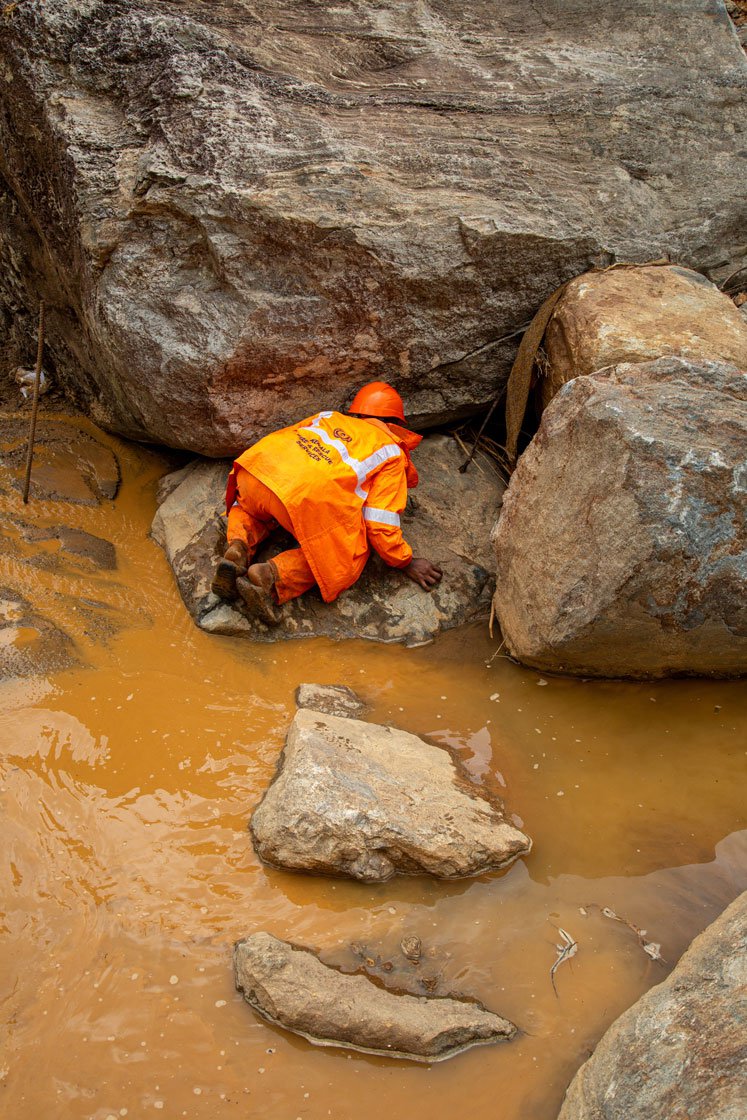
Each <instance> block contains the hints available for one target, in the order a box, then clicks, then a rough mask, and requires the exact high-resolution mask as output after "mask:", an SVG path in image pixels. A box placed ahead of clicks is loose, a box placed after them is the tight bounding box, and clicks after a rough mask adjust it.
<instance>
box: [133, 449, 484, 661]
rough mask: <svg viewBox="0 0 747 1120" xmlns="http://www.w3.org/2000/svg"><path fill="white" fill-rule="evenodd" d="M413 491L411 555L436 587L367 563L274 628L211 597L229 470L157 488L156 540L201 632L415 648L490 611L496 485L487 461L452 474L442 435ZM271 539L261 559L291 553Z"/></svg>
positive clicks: (311, 595) (193, 467) (212, 465)
mask: <svg viewBox="0 0 747 1120" xmlns="http://www.w3.org/2000/svg"><path fill="white" fill-rule="evenodd" d="M414 458H415V463H416V465H417V467H418V471H419V472H420V485H419V486H418V487H417V489H416V490H414V491H411V494H410V499H409V501H408V505H407V509H406V510H405V512H404V514H403V516H402V529H403V533H404V536H405V539H406V540H407V541H408V543H409V544H410V545H411V546H412V548H413V550H414V552H415V555H416V556H426V557H427V558H428V559H429V560H432V561H433V562H434V563H437V564H440V565H441V566H442V567H443V570H444V577H443V580H442V582H441V584H440V585H439V586H438V587H437V588H436V589H435V590H434V591H432V592H430V593H428V592H425V591H423V590H422V589H421V588H420V587H419V586H418V585H417V584H415V583H414V582H413V581H412V580H411V579H409V578H408V577H407V576H405V575H404V574H403V573H402V572H399V571H396V570H395V569H392V568H389V567H387V566H386V565H385V564H384V563H383V562H382V561H381V560H380V559H379V558H378V557H377V556H375V555H374V556H372V557H371V559H370V560H369V562H368V564H367V565H366V568H365V571H364V572H363V575H362V576H361V578H360V579H359V580H358V582H357V583H356V584H355V585H354V586H353V587H351V588H349V589H348V590H347V591H344V592H343V593H342V595H340V596H339V598H337V599H336V600H335V602H334V603H324V602H323V601H322V598H321V596H320V595H319V593H318V591H317V590H312V591H310V592H307V594H305V595H303V596H302V597H301V598H300V599H296V600H293V601H292V602H290V603H287V604H285V606H284V607H283V608H282V615H283V620H282V623H281V625H280V626H278V627H276V628H273V629H271V630H270V629H268V628H267V627H266V626H265V625H264V623H262V622H258V621H257V620H255V619H251V618H249V617H247V615H246V614H245V613H244V612H243V608H242V605H241V603H240V602H238V601H237V602H235V603H224V602H223V601H222V600H221V599H219V598H218V597H217V596H216V595H214V594H213V592H212V591H211V590H210V584H211V582H212V579H213V573H214V570H215V564H216V562H217V559H218V557H219V556H220V555H221V554H222V550H223V544H224V542H225V518H224V517H223V513H224V512H225V508H224V491H225V484H226V478H227V475H228V471H229V469H230V463H228V462H226V461H220V462H211V461H205V460H196V461H195V462H193V463H191V464H189V465H188V466H187V467H185V468H183V469H182V470H181V471H178V472H175V474H174V475H169V476H167V478H166V479H164V480H163V483H162V487H161V491H160V496H161V499H162V501H161V505H160V506H159V509H158V512H157V514H156V517H155V519H154V521H153V529H152V532H153V536H154V538H155V540H156V541H157V542H158V543H159V544H160V545H161V547H162V548H163V549H164V551H165V552H166V555H167V557H168V559H169V562H170V563H171V566H172V568H173V570H174V575H175V576H176V580H177V584H178V586H179V590H180V592H181V595H182V598H183V599H184V602H185V605H186V607H187V610H188V611H189V613H190V614H191V615H192V617H193V619H194V620H195V622H196V623H197V625H198V626H200V627H201V628H202V629H203V630H207V631H208V632H210V633H214V634H232V635H239V636H245V637H248V638H252V639H254V640H256V641H277V640H282V639H284V638H298V637H312V636H324V637H331V638H369V639H375V640H377V641H383V642H406V643H408V644H416V643H419V642H424V641H428V640H429V639H430V638H433V637H434V636H435V635H436V634H437V633H438V632H439V631H441V630H448V629H450V628H451V627H453V626H457V625H459V624H460V623H463V622H466V621H467V620H468V619H470V618H473V617H474V616H475V615H476V614H479V613H480V612H481V611H482V612H486V611H487V609H488V607H489V604H490V591H491V586H490V585H491V568H492V565H493V561H492V556H491V550H490V543H489V528H488V527H489V526H490V525H492V523H493V522H494V521H495V515H496V511H497V510H498V507H499V505H500V501H501V496H502V493H503V489H504V486H503V483H502V481H501V479H500V478H499V476H498V474H497V473H496V470H495V467H494V465H493V463H492V461H491V460H489V459H486V458H482V457H480V458H478V460H477V461H476V462H475V463H474V464H473V465H472V466H471V467H470V469H469V471H468V472H466V473H465V474H460V473H459V469H458V468H459V465H460V463H461V462H462V461H463V459H464V454H463V452H462V451H461V449H460V447H459V445H458V444H457V443H456V441H455V440H453V439H451V438H450V437H448V436H442V435H440V436H429V437H427V438H426V439H425V440H424V441H423V443H422V444H421V445H420V447H419V448H418V450H417V451H416V453H415V456H414ZM289 542H290V538H289V537H288V536H287V534H278V535H277V536H276V537H275V540H274V541H272V542H271V543H270V545H269V546H268V547H267V548H265V549H264V550H263V552H262V553H260V557H264V556H265V555H272V554H273V552H274V553H277V552H279V551H281V549H282V548H286V547H288V544H289Z"/></svg>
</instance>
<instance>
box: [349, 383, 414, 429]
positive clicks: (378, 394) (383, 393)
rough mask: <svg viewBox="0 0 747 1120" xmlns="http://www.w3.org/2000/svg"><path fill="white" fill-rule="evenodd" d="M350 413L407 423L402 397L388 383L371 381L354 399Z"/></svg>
mask: <svg viewBox="0 0 747 1120" xmlns="http://www.w3.org/2000/svg"><path fill="white" fill-rule="evenodd" d="M348 412H353V413H355V414H356V415H358V416H376V417H380V418H381V419H382V420H384V419H389V418H391V419H393V420H394V419H397V420H401V421H402V423H403V424H404V422H405V407H404V404H403V403H402V397H401V396H400V395H399V393H398V392H397V390H396V389H393V388H392V386H391V385H387V383H386V381H369V383H368V385H364V386H363V388H362V389H359V390H358V392H357V393H356V394H355V396H354V397H353V400H352V403H351V405H350V408H349V409H348Z"/></svg>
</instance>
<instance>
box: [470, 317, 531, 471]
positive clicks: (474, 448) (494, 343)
mask: <svg viewBox="0 0 747 1120" xmlns="http://www.w3.org/2000/svg"><path fill="white" fill-rule="evenodd" d="M528 326H530V324H529V323H524V325H523V326H521V327H517V328H516V330H515V331H511V332H510V333H509V334H504V335H502V336H501V337H500V338H495V339H493V341H492V342H489V343H488V346H497V345H498V343H499V342H506V341H508V339H509V338H516V335H517V334H523V333H524V331H525V330H526V329H527V327H528ZM504 392H505V390H504V389H501V391H500V394H499V395H498V396H497V397H496V398H495V400H494V401H493V403H492V405H491V406H490V411H489V412H488V414H487V416H486V417H485V419H484V420H483V422H482V424H481V425H480V431H479V432H478V433H477V435H476V436H475V442H474V443H473V445H472V451H471V452H470V454H469V455H468V456H467V458H466V459H465V461H464V462H463V463H462V465H461V467H460V468H459V473H460V474H464V472H465V471H466V470H467V467H468V466H469V465H470V463H471V462H472V460H473V459H474V457H475V452H476V451H477V445H478V443H479V442H480V436H481V435H482V433H483V432H484V431H485V428H486V427H487V423H488V420H490V417H491V416H492V415H493V413H494V412H495V410H496V408H497V407H498V405H499V404H500V400H501V397H502V396H503V394H504ZM460 442H461V441H460Z"/></svg>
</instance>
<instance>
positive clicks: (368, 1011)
mask: <svg viewBox="0 0 747 1120" xmlns="http://www.w3.org/2000/svg"><path fill="white" fill-rule="evenodd" d="M233 963H234V975H235V978H236V987H237V989H238V990H239V991H240V992H241V993H242V994H243V996H244V999H245V1000H246V1001H247V1003H248V1004H249V1005H250V1006H251V1007H252V1008H254V1010H255V1011H257V1012H258V1013H259V1014H260V1015H261V1016H262V1017H263V1018H264V1019H268V1020H269V1021H270V1022H271V1023H274V1024H275V1025H277V1026H281V1027H285V1029H286V1030H289V1031H293V1032H294V1034H300V1035H302V1036H303V1037H304V1038H307V1039H308V1040H309V1042H314V1043H316V1045H317V1046H342V1047H344V1048H345V1049H349V1050H361V1051H363V1052H364V1053H366V1054H381V1055H385V1056H386V1057H389V1058H409V1059H410V1060H411V1061H415V1062H440V1061H443V1060H444V1059H445V1058H452V1057H454V1055H455V1054H460V1053H461V1052H462V1051H463V1050H468V1049H469V1047H470V1046H480V1045H485V1044H487V1043H490V1042H502V1041H507V1040H509V1039H511V1038H513V1036H514V1035H515V1034H516V1027H515V1026H514V1025H513V1023H510V1022H509V1021H508V1020H507V1019H502V1018H501V1017H500V1016H499V1015H494V1014H493V1012H492V1011H487V1010H486V1009H485V1008H484V1007H483V1006H482V1004H480V1003H477V1002H476V1001H475V1000H470V1001H468V1000H463V999H451V998H448V997H442V996H440V997H428V996H412V995H406V994H402V993H396V992H391V991H387V990H386V989H385V988H381V987H379V986H378V985H377V984H375V983H374V982H373V981H371V980H369V979H368V978H367V977H365V976H346V975H345V974H344V973H342V972H338V971H337V970H336V969H334V968H330V966H329V965H325V964H322V962H321V961H320V960H319V959H318V958H317V957H316V955H315V954H314V953H312V952H310V951H309V950H308V949H303V948H300V947H297V946H294V945H289V944H288V942H287V941H279V940H278V939H277V938H276V937H272V936H271V935H270V934H269V933H255V934H252V936H251V937H245V938H244V939H243V940H242V941H237V942H236V945H235V946H234V952H233Z"/></svg>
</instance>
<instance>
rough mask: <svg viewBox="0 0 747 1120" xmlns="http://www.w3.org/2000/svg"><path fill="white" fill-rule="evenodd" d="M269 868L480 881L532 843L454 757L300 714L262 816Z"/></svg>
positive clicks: (257, 839)
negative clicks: (474, 878)
mask: <svg viewBox="0 0 747 1120" xmlns="http://www.w3.org/2000/svg"><path fill="white" fill-rule="evenodd" d="M249 827H250V830H251V834H252V840H253V841H254V846H255V848H256V850H257V853H258V854H259V856H260V857H261V858H262V859H263V860H265V861H266V862H267V863H271V864H273V865H276V866H279V867H285V868H291V869H294V870H302V871H312V872H317V873H320V874H332V875H348V876H351V877H352V878H354V879H362V880H365V881H368V882H382V881H384V880H386V879H389V878H390V877H391V876H392V875H394V874H395V873H396V872H400V873H403V874H420V873H427V874H429V875H434V876H436V877H437V878H439V879H455V878H461V877H464V876H467V875H480V874H482V873H483V872H485V871H492V870H495V869H497V868H499V867H504V866H506V865H507V864H509V863H512V862H513V860H515V859H516V858H517V857H518V856H521V855H524V854H526V853H527V852H528V851H529V850H530V848H531V841H530V840H529V838H528V837H527V836H525V835H524V833H523V832H519V830H518V829H516V828H514V827H513V825H511V824H509V823H508V822H507V821H506V817H505V814H504V811H503V805H502V803H501V802H500V801H499V799H498V798H497V797H493V798H491V799H490V800H488V799H487V798H486V797H485V796H484V795H483V793H482V792H478V790H477V789H476V788H475V787H474V786H473V785H472V784H471V783H470V782H469V780H468V779H467V778H466V777H465V776H464V775H463V774H462V773H461V772H460V770H459V769H458V768H457V765H456V763H455V762H454V760H453V759H452V757H451V755H450V754H449V753H448V751H446V750H444V749H443V748H441V747H436V746H433V745H432V744H430V743H426V742H425V741H424V740H423V739H419V738H418V737H417V735H411V734H409V732H406V731H399V730H397V729H396V728H392V727H382V726H380V725H379V724H374V723H364V722H363V721H361V720H353V719H343V718H341V717H338V716H328V715H324V714H323V713H321V712H312V711H308V710H304V709H301V710H300V711H298V712H297V713H296V715H295V717H294V719H293V723H292V724H291V727H290V730H289V732H288V738H287V741H286V744H285V749H284V751H283V754H282V756H281V760H280V763H279V768H278V773H277V774H276V776H275V778H274V780H273V782H272V784H271V785H270V787H269V789H268V790H267V792H266V793H265V795H264V797H263V799H262V801H261V802H260V804H259V806H258V807H257V808H256V809H255V811H254V814H253V816H252V819H251V822H250V826H249Z"/></svg>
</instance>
